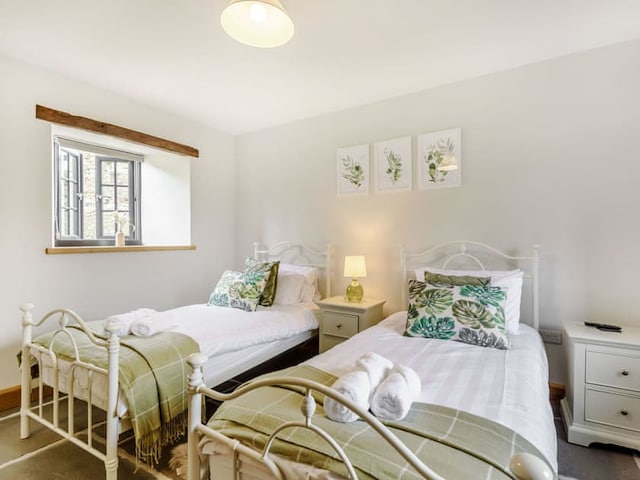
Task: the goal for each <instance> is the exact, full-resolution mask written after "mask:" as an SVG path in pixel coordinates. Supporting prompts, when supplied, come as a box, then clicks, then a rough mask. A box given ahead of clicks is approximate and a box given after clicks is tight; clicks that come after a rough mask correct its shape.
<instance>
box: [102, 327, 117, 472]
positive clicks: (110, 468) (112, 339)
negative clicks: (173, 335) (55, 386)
mask: <svg viewBox="0 0 640 480" xmlns="http://www.w3.org/2000/svg"><path fill="white" fill-rule="evenodd" d="M116 329H117V326H115V325H108V326H107V328H106V330H107V335H108V339H107V351H108V355H109V371H108V381H109V386H108V389H107V395H108V398H107V418H106V422H107V435H106V438H105V441H106V442H107V453H106V459H105V462H104V466H105V469H106V474H107V480H117V478H118V413H117V410H118V407H117V404H118V391H119V384H118V371H119V357H118V354H119V351H120V339H119V338H118V335H116V332H115V330H116Z"/></svg>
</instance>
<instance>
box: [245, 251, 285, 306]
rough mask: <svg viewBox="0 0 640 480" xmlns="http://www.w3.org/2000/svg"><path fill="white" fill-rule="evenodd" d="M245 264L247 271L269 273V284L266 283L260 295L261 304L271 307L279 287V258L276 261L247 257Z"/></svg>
mask: <svg viewBox="0 0 640 480" xmlns="http://www.w3.org/2000/svg"><path fill="white" fill-rule="evenodd" d="M244 265H245V271H244V272H245V273H248V272H256V273H258V274H264V273H265V272H268V273H269V276H268V278H267V284H266V285H265V287H264V291H263V292H262V295H261V296H260V302H259V304H260V305H262V306H263V307H270V306H271V305H273V301H274V299H275V298H276V288H277V287H278V268H279V267H280V261H279V260H277V261H275V262H261V261H259V260H255V259H253V258H247V259H246V260H245V262H244Z"/></svg>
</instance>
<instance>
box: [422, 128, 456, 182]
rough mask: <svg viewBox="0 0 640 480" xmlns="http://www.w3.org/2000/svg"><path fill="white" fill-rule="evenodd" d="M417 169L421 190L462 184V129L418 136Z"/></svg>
mask: <svg viewBox="0 0 640 480" xmlns="http://www.w3.org/2000/svg"><path fill="white" fill-rule="evenodd" d="M418 171H419V174H420V179H419V181H418V185H419V187H420V188H421V189H423V190H430V189H434V188H448V187H460V186H462V129H461V128H453V129H451V130H442V131H439V132H432V133H424V134H422V135H420V136H418Z"/></svg>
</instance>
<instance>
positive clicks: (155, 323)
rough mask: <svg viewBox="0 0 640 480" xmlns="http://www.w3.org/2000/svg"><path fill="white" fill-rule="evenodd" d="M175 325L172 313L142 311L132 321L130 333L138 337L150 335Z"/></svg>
mask: <svg viewBox="0 0 640 480" xmlns="http://www.w3.org/2000/svg"><path fill="white" fill-rule="evenodd" d="M174 327H175V325H173V317H172V316H171V314H170V313H167V312H156V311H155V310H152V311H150V312H149V311H147V312H142V313H141V314H140V316H139V317H138V318H136V319H135V320H134V321H133V322H131V327H130V330H129V333H131V335H136V336H138V337H149V336H151V335H154V334H156V333H158V332H164V331H165V330H170V329H172V328H174Z"/></svg>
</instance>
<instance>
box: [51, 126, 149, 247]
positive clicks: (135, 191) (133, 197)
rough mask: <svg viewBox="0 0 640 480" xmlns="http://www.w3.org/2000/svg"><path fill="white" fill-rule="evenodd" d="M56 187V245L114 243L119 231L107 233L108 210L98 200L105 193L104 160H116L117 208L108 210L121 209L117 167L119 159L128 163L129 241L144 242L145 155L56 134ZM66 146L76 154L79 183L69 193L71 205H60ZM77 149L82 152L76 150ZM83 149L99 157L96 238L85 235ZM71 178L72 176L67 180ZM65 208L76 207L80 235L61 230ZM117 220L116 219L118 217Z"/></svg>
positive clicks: (126, 242) (54, 240)
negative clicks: (65, 234) (105, 223)
mask: <svg viewBox="0 0 640 480" xmlns="http://www.w3.org/2000/svg"><path fill="white" fill-rule="evenodd" d="M59 140H62V141H63V143H66V144H69V143H71V144H72V145H73V144H76V145H78V147H76V146H66V145H61V142H60V141H59ZM53 149H54V154H53V164H54V165H53V167H54V168H53V172H54V179H53V190H54V221H53V224H54V232H53V237H54V238H53V242H54V246H56V247H73V246H113V245H114V244H115V232H114V234H113V235H105V234H104V225H103V214H104V213H105V210H104V209H103V201H102V199H100V200H98V196H99V195H100V196H102V189H103V186H104V185H103V184H102V163H103V162H114V185H113V186H112V187H113V189H114V195H115V196H116V198H114V210H107V212H108V211H118V210H117V208H118V199H117V189H118V187H117V185H116V184H117V177H116V170H115V169H116V168H117V164H118V163H126V164H127V165H128V169H129V182H128V190H129V193H128V195H129V209H128V210H127V213H128V215H129V219H130V221H129V225H130V228H129V231H125V232H124V233H125V245H142V232H141V204H142V202H141V192H142V187H141V184H142V167H141V164H142V162H143V161H144V157H143V156H142V155H138V154H131V153H128V152H120V151H118V150H115V149H112V148H108V147H103V146H101V145H96V144H91V143H86V142H80V141H76V140H72V139H67V138H63V137H54V140H53ZM62 150H65V151H67V152H68V154H69V155H70V156H76V157H77V158H76V159H75V161H76V165H75V171H76V178H75V183H76V184H77V185H78V187H77V189H78V191H77V192H76V193H75V195H73V197H72V196H71V195H68V198H69V206H67V207H64V206H61V205H60V202H61V185H60V183H61V180H62V179H61V175H60V163H61V159H60V157H61V155H60V153H61V151H62ZM73 150H76V151H77V152H78V153H77V154H76V153H74V152H73ZM82 152H89V153H92V154H93V155H94V157H95V162H96V164H95V186H96V238H83V235H84V227H85V225H84V195H85V192H84V185H83V182H84V173H83V172H84V170H83V169H84V165H83V162H84V155H83V154H82ZM67 181H69V180H67ZM62 208H66V209H67V210H68V211H72V210H74V211H76V212H77V214H76V218H75V220H74V222H73V230H72V231H73V232H75V233H76V235H69V236H63V235H62V233H63V232H62V231H61V225H60V222H61V219H60V216H61V211H62ZM114 223H115V220H114ZM131 225H133V226H131Z"/></svg>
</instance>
